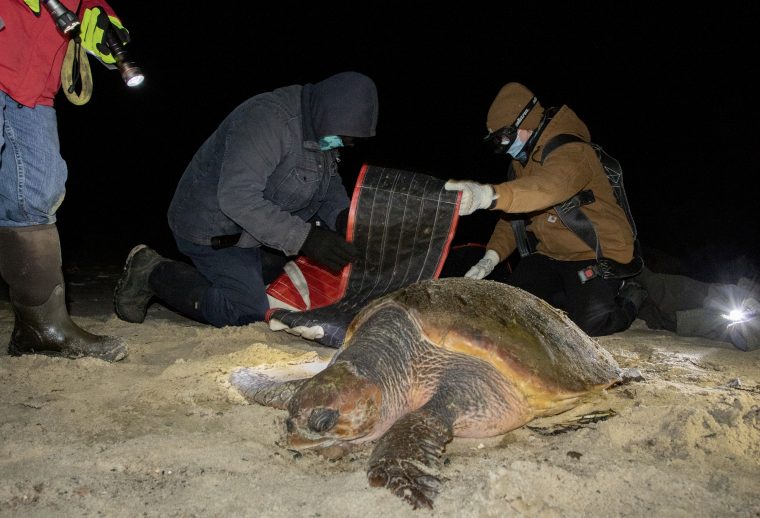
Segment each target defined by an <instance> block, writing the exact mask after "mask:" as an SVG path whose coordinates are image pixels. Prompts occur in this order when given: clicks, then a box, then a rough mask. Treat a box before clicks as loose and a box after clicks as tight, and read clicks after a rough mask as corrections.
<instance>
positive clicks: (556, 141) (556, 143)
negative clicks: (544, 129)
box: [541, 133, 586, 165]
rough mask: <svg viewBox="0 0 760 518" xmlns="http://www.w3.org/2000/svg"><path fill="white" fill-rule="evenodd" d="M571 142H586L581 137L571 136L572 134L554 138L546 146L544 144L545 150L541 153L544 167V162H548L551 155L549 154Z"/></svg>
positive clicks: (563, 134)
mask: <svg viewBox="0 0 760 518" xmlns="http://www.w3.org/2000/svg"><path fill="white" fill-rule="evenodd" d="M570 142H586V141H585V140H583V139H582V138H580V137H579V136H577V135H571V134H570V133H560V134H559V135H555V136H553V137H552V138H550V139H549V141H548V142H547V143H546V144H544V149H543V150H542V151H541V165H543V163H544V160H546V157H547V156H548V155H549V153H551V152H552V151H554V150H555V149H557V148H558V147H560V146H562V145H563V144H569V143H570Z"/></svg>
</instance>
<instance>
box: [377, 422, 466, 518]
mask: <svg viewBox="0 0 760 518" xmlns="http://www.w3.org/2000/svg"><path fill="white" fill-rule="evenodd" d="M452 438H453V431H452V427H451V425H450V424H447V423H446V422H444V421H443V420H442V419H441V416H440V415H438V414H435V413H432V412H430V411H428V410H425V409H424V408H423V409H420V410H418V411H416V412H412V413H409V414H407V415H406V416H404V417H403V418H401V419H399V420H398V421H396V423H395V424H394V425H393V426H392V427H391V428H390V429H389V430H388V431H387V432H386V433H385V435H383V436H382V437H381V438H380V439H379V440H378V443H377V445H376V446H375V449H374V450H373V451H372V456H371V457H370V461H369V470H368V471H367V477H368V478H369V484H370V486H373V487H387V488H388V489H390V490H391V491H392V492H393V494H395V495H396V496H398V497H400V498H403V499H404V500H406V501H407V502H409V503H410V504H411V505H412V507H414V508H415V509H418V508H420V507H427V508H429V509H432V508H433V500H434V499H435V497H436V496H438V488H439V487H440V485H441V480H440V468H441V455H442V454H443V450H444V448H445V447H446V444H448V443H449V442H450V441H451V439H452Z"/></svg>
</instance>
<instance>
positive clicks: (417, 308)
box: [231, 277, 623, 509]
mask: <svg viewBox="0 0 760 518" xmlns="http://www.w3.org/2000/svg"><path fill="white" fill-rule="evenodd" d="M622 374H623V373H622V370H621V369H620V368H619V366H618V364H617V363H616V362H615V360H614V359H613V357H612V356H611V355H610V354H609V352H607V351H606V350H604V349H603V348H602V347H600V346H599V345H598V344H597V343H596V342H595V341H594V340H593V339H591V338H590V337H589V336H588V335H586V334H585V333H584V332H583V331H581V330H580V328H578V327H577V326H576V325H575V324H574V323H573V322H572V321H571V320H570V319H569V318H568V317H567V316H566V314H565V313H563V312H561V311H558V310H556V309H555V308H553V307H552V306H550V305H549V304H547V303H546V302H544V301H543V300H541V299H539V298H537V297H535V296H533V295H531V294H529V293H528V292H526V291H523V290H521V289H519V288H515V287H512V286H508V285H505V284H502V283H498V282H495V281H489V280H474V279H467V278H460V277H451V278H444V279H438V280H427V281H420V282H418V283H415V284H412V285H410V286H407V287H406V288H403V289H401V290H398V291H396V292H394V293H391V294H389V295H386V296H383V297H382V298H380V299H377V300H375V301H373V302H371V303H369V304H368V305H367V306H366V307H365V308H364V309H362V310H361V311H360V312H359V313H358V314H357V316H356V317H355V318H354V320H353V321H352V322H351V325H350V326H349V328H348V330H347V333H346V338H345V341H344V343H343V345H342V346H341V348H340V349H339V350H338V351H337V352H336V353H335V355H334V356H333V357H332V359H331V360H330V361H329V363H328V365H327V367H326V368H325V369H324V370H322V371H321V372H318V373H317V374H315V375H313V376H312V377H308V378H304V379H298V380H290V381H285V382H283V381H277V380H275V379H273V378H272V377H270V376H267V375H266V371H254V370H252V369H240V370H237V371H235V372H233V373H232V375H231V383H232V385H233V387H235V388H236V389H237V390H238V391H239V392H240V393H241V394H242V395H243V396H244V397H245V398H246V399H247V400H248V401H251V402H255V403H259V404H262V405H267V406H271V407H275V408H281V409H287V410H288V413H289V417H288V418H287V419H286V428H287V442H288V445H289V447H291V448H294V449H307V448H314V449H317V450H320V451H321V452H322V454H323V455H325V456H327V457H330V458H337V457H339V456H340V455H341V454H343V453H345V452H346V451H347V450H348V449H349V448H350V446H351V445H352V444H358V443H363V442H367V441H374V440H377V443H376V445H375V446H374V449H373V451H372V453H371V456H370V461H369V469H368V472H367V474H368V477H369V482H370V485H371V486H385V487H388V488H389V489H390V490H391V491H392V492H393V493H394V494H396V495H398V496H400V497H401V498H403V499H404V500H406V501H408V502H409V503H410V504H411V505H412V506H413V507H414V508H415V509H416V508H418V507H423V506H425V507H429V508H432V506H433V500H434V498H435V497H436V495H437V494H438V491H439V487H440V484H441V483H440V478H439V468H440V458H441V455H442V454H443V451H444V449H445V446H446V444H447V443H448V442H449V441H451V440H452V438H453V437H493V436H496V435H500V434H504V433H506V432H509V431H510V430H513V429H515V428H518V427H520V426H522V425H524V424H526V423H528V422H529V421H531V420H532V419H534V418H535V417H540V416H548V415H554V414H558V413H560V412H563V411H566V410H569V409H571V408H573V407H574V406H576V405H578V404H579V403H580V402H581V401H583V399H584V398H585V397H586V396H589V395H592V394H594V393H598V392H600V391H602V390H603V389H605V388H607V387H610V386H611V385H613V384H615V383H617V382H620V381H622Z"/></svg>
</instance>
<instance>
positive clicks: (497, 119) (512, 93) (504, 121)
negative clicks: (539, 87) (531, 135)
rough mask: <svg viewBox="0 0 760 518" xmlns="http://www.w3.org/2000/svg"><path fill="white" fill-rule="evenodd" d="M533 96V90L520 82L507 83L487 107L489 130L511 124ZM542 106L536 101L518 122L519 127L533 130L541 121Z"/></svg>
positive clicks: (495, 129)
mask: <svg viewBox="0 0 760 518" xmlns="http://www.w3.org/2000/svg"><path fill="white" fill-rule="evenodd" d="M532 98H533V92H531V91H530V90H528V89H527V88H526V87H524V86H523V85H521V84H520V83H507V84H506V85H504V86H503V87H502V88H501V90H499V93H498V94H497V95H496V99H494V101H493V103H491V107H490V108H489V109H488V117H487V118H486V126H487V127H488V131H489V132H491V133H492V132H494V131H497V130H500V129H501V128H503V127H505V126H511V125H512V124H514V123H515V121H516V120H517V117H518V116H519V115H520V112H522V111H523V109H524V108H525V106H527V104H528V102H530V100H531V99H532ZM543 114H544V108H543V107H542V106H541V103H539V102H537V103H536V105H535V106H534V107H533V109H532V110H530V111H529V112H528V114H527V115H526V116H525V119H523V121H522V123H520V129H526V130H535V129H536V128H537V127H538V124H539V123H540V122H541V117H542V116H543Z"/></svg>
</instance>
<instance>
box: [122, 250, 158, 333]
mask: <svg viewBox="0 0 760 518" xmlns="http://www.w3.org/2000/svg"><path fill="white" fill-rule="evenodd" d="M166 261H169V259H166V258H165V257H162V256H161V255H159V254H158V253H157V252H156V251H155V250H153V249H152V248H150V247H148V246H146V245H137V246H136V247H134V248H133V249H132V250H131V251H130V252H129V255H128V256H127V261H126V263H125V264H124V269H123V271H122V273H121V277H119V280H118V281H117V282H116V289H115V290H114V294H113V309H114V312H115V313H116V316H118V317H119V318H120V319H122V320H125V321H127V322H134V323H137V324H141V323H142V322H144V321H145V315H146V314H147V312H148V306H149V304H150V301H151V299H152V298H153V290H152V289H151V287H150V285H149V284H148V279H149V278H150V274H151V273H153V270H154V269H155V268H156V266H158V265H159V264H161V263H162V262H166Z"/></svg>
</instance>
